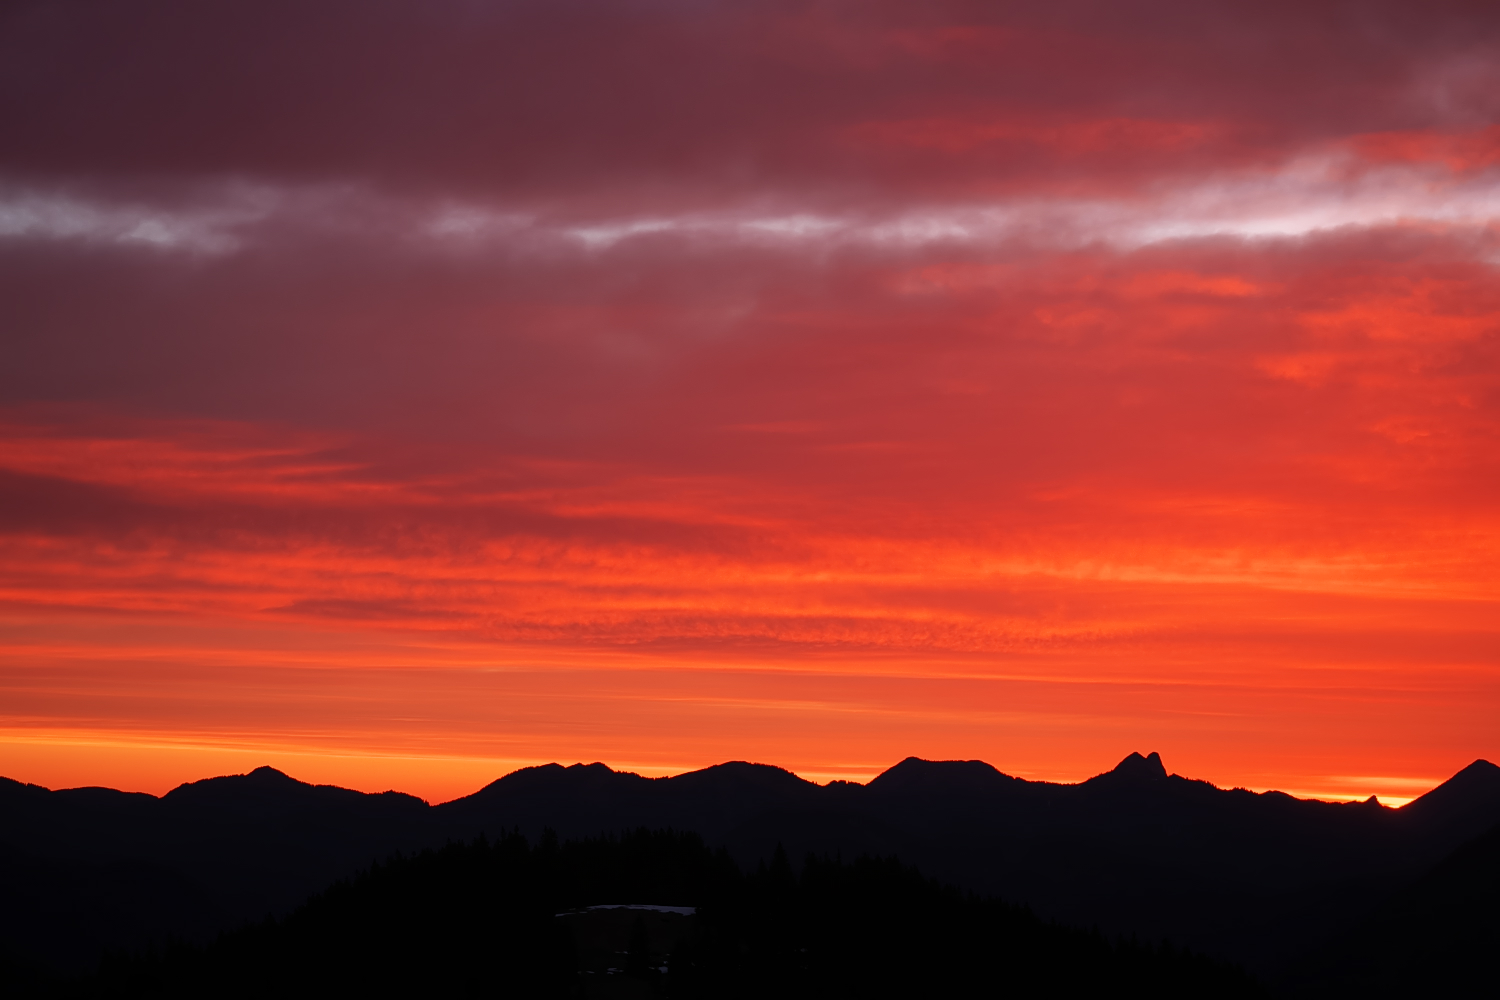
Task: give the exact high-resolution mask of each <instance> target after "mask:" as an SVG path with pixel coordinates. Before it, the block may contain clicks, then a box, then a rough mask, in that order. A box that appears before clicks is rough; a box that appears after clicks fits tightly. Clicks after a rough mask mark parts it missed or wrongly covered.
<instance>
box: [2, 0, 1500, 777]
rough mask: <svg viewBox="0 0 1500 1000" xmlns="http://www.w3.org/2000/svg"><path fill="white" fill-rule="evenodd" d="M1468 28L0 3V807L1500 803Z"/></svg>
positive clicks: (1494, 307)
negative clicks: (1261, 800) (913, 769)
mask: <svg viewBox="0 0 1500 1000" xmlns="http://www.w3.org/2000/svg"><path fill="white" fill-rule="evenodd" d="M1497 123H1500V8H1497V7H1496V6H1495V5H1494V4H1493V3H1489V2H1483V3H1481V2H1473V3H1470V2H1445V0H1432V2H1427V3H1423V4H1414V3H1409V2H1403V3H1390V2H1380V0H1364V2H1347V3H1331V2H1307V0H1298V2H1278V0H1267V2H1262V3H1256V4H1232V3H1223V2H1204V0H1191V2H1189V0H1141V2H1132V3H1129V4H1121V3H1117V2H1106V0H1098V2H1089V0H1048V2H1046V3H1040V2H1038V3H993V2H982V3H981V2H973V3H970V2H962V0H926V2H921V3H918V2H902V3H896V2H888V0H859V2H855V0H831V2H817V0H755V2H750V0H691V2H689V0H568V2H565V3H559V2H557V0H511V2H497V0H429V2H423V3H408V2H394V0H324V2H320V3H317V4H308V3H304V2H301V0H297V2H293V0H253V2H251V0H225V2H222V3H215V4H202V3H197V2H191V0H159V2H158V0H125V2H120V3H112V4H108V5H103V6H100V5H97V4H91V3H86V2H83V0H47V2H41V0H15V2H11V3H7V4H5V5H4V6H3V7H0V135H3V136H4V138H3V139H0V348H3V359H4V360H3V363H0V774H4V775H6V776H9V777H12V778H15V779H17V780H21V781H30V782H35V783H38V784H43V785H47V786H49V787H70V786H79V785H110V786H113V787H120V788H129V789H135V790H142V791H150V792H153V793H158V794H159V793H162V792H164V791H166V790H167V789H169V788H171V787H173V786H175V785H176V784H178V783H180V782H183V781H187V780H193V779H197V778H201V777H205V776H207V775H211V774H224V773H238V772H244V771H247V770H249V769H251V768H253V767H255V766H259V765H261V764H272V765H274V766H277V767H280V768H281V769H283V770H285V771H287V772H288V773H291V774H293V775H295V776H297V777H300V778H303V779H304V780H310V781H318V782H329V783H337V784H342V785H346V786H349V787H355V788H362V789H366V790H381V789H385V788H392V787H394V788H399V789H403V790H406V791H410V792H413V793H415V794H418V795H422V796H424V797H426V798H428V799H430V800H432V801H441V800H445V799H450V798H453V797H455V796H458V795H462V794H466V793H468V792H471V791H473V790H475V789H477V788H479V787H480V786H481V785H483V784H485V783H487V782H489V781H491V780H493V779H495V778H497V777H499V776H500V775H502V774H504V773H506V772H508V771H511V770H513V769H515V768H517V767H522V766H526V765H530V764H536V763H542V762H547V761H559V762H562V763H572V762H575V761H584V762H588V761H594V760H599V761H603V762H605V763H607V764H610V765H611V766H613V767H616V768H621V769H628V770H635V771H638V772H640V773H644V774H671V773H677V772H681V771H685V770H691V769H694V768H698V767H703V766H707V765H710V764H714V763H718V762H721V761H724V760H732V759H740V760H754V761H760V762H764V763H771V764H777V765H780V766H784V767H787V768H790V769H791V770H794V771H796V772H797V773H799V774H802V775H803V776H805V777H808V778H810V779H813V780H817V781H827V780H831V779H834V778H844V779H851V780H867V779H868V778H869V777H872V776H873V775H874V774H876V773H878V772H879V771H881V770H883V769H884V768H886V767H889V766H891V765H892V764H894V763H896V762H897V761H899V760H901V759H902V758H904V757H907V756H910V755H915V756H921V757H927V758H942V759H947V758H960V759H982V760H986V761H989V762H990V763H992V764H994V765H995V766H996V767H998V768H1000V769H1001V770H1002V771H1005V772H1007V773H1010V774H1015V775H1018V776H1021V777H1026V778H1032V779H1044V780H1052V781H1078V780H1081V779H1083V778H1086V777H1088V776H1090V775H1092V774H1096V773H1099V772H1101V771H1104V770H1107V769H1108V768H1110V767H1111V766H1113V765H1114V764H1115V763H1116V762H1117V761H1118V760H1119V759H1121V758H1122V757H1124V756H1125V755H1126V754H1128V753H1130V752H1131V751H1140V752H1142V753H1145V752H1149V751H1152V750H1155V751H1159V752H1160V753H1161V754H1162V755H1163V757H1164V759H1165V761H1166V764H1167V767H1168V769H1169V770H1171V771H1175V772H1177V773H1182V774H1185V775H1188V776H1191V777H1198V778H1204V779H1207V780H1210V781H1213V782H1215V783H1216V784H1219V785H1221V786H1226V787H1232V786H1243V787H1250V788H1255V789H1266V788H1280V789H1283V790H1286V791H1290V792H1293V793H1294V794H1299V795H1307V796H1316V797H1323V798H1365V797H1367V796H1368V795H1371V794H1376V795H1379V796H1380V798H1381V800H1382V801H1385V802H1387V803H1391V804H1399V803H1401V802H1403V801H1406V800H1408V799H1410V798H1411V797H1412V796H1415V795H1417V794H1420V793H1421V792H1422V791H1424V790H1426V789H1427V788H1430V787H1432V786H1433V785H1435V784H1437V783H1438V782H1440V781H1442V780H1443V779H1445V778H1446V777H1448V776H1449V775H1451V774H1452V773H1454V772H1455V771H1457V770H1458V769H1459V768H1461V767H1463V766H1465V765H1466V764H1468V763H1469V762H1470V761H1472V760H1474V759H1475V758H1478V757H1488V758H1489V759H1492V760H1496V759H1500V568H1497V567H1500V280H1497V279H1500V124H1497Z"/></svg>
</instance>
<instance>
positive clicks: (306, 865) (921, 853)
mask: <svg viewBox="0 0 1500 1000" xmlns="http://www.w3.org/2000/svg"><path fill="white" fill-rule="evenodd" d="M643 827H644V828H648V829H667V828H670V829H676V830H681V831H691V832H695V833H697V834H699V835H701V836H702V837H703V838H704V840H705V841H706V842H707V843H709V844H710V845H713V846H723V847H726V848H727V849H728V850H729V852H730V854H731V856H732V857H733V858H734V859H735V860H737V861H738V862H739V863H740V864H741V866H754V865H755V864H757V863H758V862H760V861H762V860H765V859H768V858H769V857H770V856H771V855H772V853H773V852H774V851H775V849H776V847H777V845H782V846H783V847H784V848H785V850H786V853H787V854H788V855H789V856H790V857H792V858H793V859H801V858H803V857H806V856H807V855H808V854H818V855H828V856H830V857H843V858H846V859H852V858H855V857H858V856H866V855H870V856H894V857H897V858H899V859H901V860H902V861H903V862H905V863H907V864H914V865H916V866H918V867H919V868H920V869H921V870H922V871H923V872H924V873H926V874H927V875H929V876H933V877H936V878H938V879H941V880H943V881H946V882H950V883H952V884H955V885H958V886H960V887H962V888H965V889H970V890H973V891H975V892H979V893H984V894H990V895H997V896H999V897H1001V898H1004V899H1006V900H1009V901H1012V902H1017V903H1024V904H1026V905H1028V906H1030V907H1031V908H1032V909H1033V910H1034V911H1035V912H1036V913H1038V914H1039V915H1041V916H1043V917H1046V918H1049V919H1055V920H1058V921H1062V922H1066V923H1070V924H1074V925H1077V926H1082V927H1098V928H1099V929H1100V930H1101V931H1103V932H1104V933H1106V934H1110V935H1120V934H1124V935H1135V936H1137V937H1139V938H1141V939H1143V940H1153V941H1154V940H1159V939H1162V938H1166V939H1169V940H1171V941H1172V942H1173V943H1174V944H1176V945H1178V946H1186V947H1189V948H1193V949H1196V950H1198V951H1201V952H1204V953H1206V954H1209V955H1213V956H1216V957H1221V958H1225V959H1229V960H1232V961H1235V962H1238V963H1241V964H1243V965H1244V966H1245V967H1246V968H1248V969H1250V970H1252V971H1253V972H1255V973H1256V974H1258V975H1261V976H1263V977H1267V978H1268V979H1276V978H1277V977H1282V976H1286V975H1295V974H1308V975H1311V974H1313V973H1308V972H1307V969H1308V968H1310V967H1309V966H1308V964H1307V959H1306V958H1305V956H1306V955H1308V954H1309V953H1312V952H1315V951H1316V950H1317V949H1318V948H1320V947H1321V948H1338V947H1343V948H1344V949H1345V952H1347V953H1348V954H1350V955H1354V954H1357V953H1358V949H1357V948H1355V949H1353V950H1352V951H1351V950H1350V946H1348V945H1347V944H1345V945H1340V944H1339V942H1341V941H1345V940H1346V939H1347V937H1348V935H1349V934H1351V933H1352V932H1353V931H1354V930H1355V929H1356V928H1359V927H1361V926H1364V924H1365V923H1367V922H1369V921H1376V922H1377V923H1378V922H1379V921H1381V920H1384V921H1385V923H1384V924H1383V925H1382V926H1387V927H1389V926H1391V925H1392V921H1393V920H1394V921H1396V923H1399V922H1400V919H1401V918H1400V916H1399V913H1401V912H1406V911H1404V910H1400V909H1399V908H1400V906H1402V905H1404V904H1402V903H1401V900H1402V899H1407V898H1410V899H1415V900H1417V901H1418V903H1420V902H1421V900H1428V903H1427V904H1424V905H1429V906H1431V905H1433V904H1431V899H1432V898H1434V897H1433V895H1432V894H1433V892H1435V891H1437V890H1434V889H1432V888H1431V885H1433V884H1436V885H1438V886H1439V887H1441V886H1443V885H1447V884H1449V883H1452V882H1453V878H1452V877H1451V876H1450V877H1449V879H1448V882H1446V883H1445V882H1444V881H1443V876H1442V874H1441V872H1442V870H1443V868H1442V866H1443V864H1448V865H1449V866H1450V867H1451V866H1452V864H1454V862H1453V861H1452V857H1454V856H1455V852H1459V853H1458V855H1457V856H1458V857H1459V858H1460V860H1462V858H1463V857H1466V856H1467V855H1464V853H1463V851H1468V852H1469V853H1471V854H1472V853H1473V852H1474V851H1480V852H1481V853H1484V852H1486V851H1488V853H1484V858H1490V856H1491V855H1492V854H1494V851H1493V850H1490V849H1489V848H1486V847H1484V846H1483V845H1484V844H1486V843H1488V842H1489V841H1494V840H1495V837H1494V835H1492V834H1491V835H1490V836H1489V837H1488V840H1485V835H1486V834H1489V832H1490V831H1491V830H1494V829H1495V828H1496V827H1500V767H1496V766H1495V765H1494V764H1491V763H1489V762H1487V761H1483V760H1479V761H1475V762H1474V763H1473V764H1471V765H1469V766H1468V767H1466V768H1464V769H1463V770H1462V771H1460V772H1458V773H1457V774H1456V775H1454V776H1453V777H1452V778H1451V779H1449V780H1448V781H1446V782H1444V783H1443V784H1442V785H1440V786H1438V787H1437V788H1434V789H1433V790H1431V791H1430V792H1428V793H1427V794H1425V795H1423V796H1421V797H1420V798H1418V799H1416V800H1414V801H1412V802H1411V803H1409V804H1408V805H1406V806H1403V807H1401V808H1399V809H1392V808H1388V807H1385V806H1382V805H1380V804H1379V803H1378V802H1377V801H1376V800H1375V799H1373V798H1372V799H1370V800H1368V801H1365V802H1359V803H1343V804H1338V803H1328V802H1321V801H1313V800H1305V799H1297V798H1294V797H1292V796H1290V795H1286V794H1284V793H1281V792H1264V793H1255V792H1250V791H1246V790H1244V789H1221V788H1217V787H1215V786H1214V785H1212V784H1210V783H1208V782H1206V781H1201V780H1194V779H1190V778H1185V777H1182V776H1180V775H1175V774H1169V773H1168V772H1167V770H1166V768H1165V767H1164V765H1163V763H1162V761H1161V758H1160V757H1159V756H1158V755H1157V754H1155V753H1152V754H1149V755H1146V756H1142V755H1140V754H1138V753H1132V754H1131V755H1129V756H1128V757H1126V758H1125V759H1124V760H1123V761H1121V762H1120V764H1119V765H1118V766H1116V767H1115V768H1114V769H1112V770H1110V771H1108V772H1105V773H1103V774H1100V775H1098V776H1096V777H1094V778H1091V779H1089V780H1087V781H1084V782H1081V783H1078V784H1054V783H1049V782H1034V781H1027V780H1024V779H1021V778H1016V777H1012V776H1009V775H1006V774H1004V773H1002V772H1000V771H999V770H997V769H995V768H994V767H992V766H990V765H989V764H986V763H984V762H982V761H928V760H921V759H918V758H915V757H913V758H908V759H906V760H904V761H902V762H901V763H899V764H897V765H896V766H894V767H892V768H890V769H889V770H887V771H885V772H884V773H882V774H880V775H879V776H878V777H876V778H874V779H873V780H871V781H870V782H869V783H868V784H864V785H861V784H856V783H851V782H843V781H834V782H830V783H828V784H826V785H818V784H815V783H813V782H810V781H806V780H804V779H802V778H799V777H798V776H797V775H795V774H792V773H791V772H789V771H786V770H784V769H782V768H778V767H773V766H769V765H765V764H753V763H746V762H730V763H725V764H720V765H717V766H714V767H709V768H705V769H703V770H700V771H693V772H689V773H686V774H680V775H676V776H673V777H666V778H647V777H642V776H640V775H636V774H631V773H627V772H620V771H614V770H612V769H610V768H608V767H606V766H605V765H603V764H598V763H595V764H575V765H572V766H568V767H564V766H560V765H557V764H548V765H545V766H541V767H531V768H525V769H522V770H519V771H516V772H514V773H512V774H509V775H506V776H505V777H503V778H501V779H499V780H497V781H495V782H493V783H491V784H490V785H487V786H486V787H484V788H482V789H480V790H479V791H478V792H475V793H474V794H472V795H469V796H466V797H464V798H460V799H456V800H454V801H451V802H446V803H442V804H440V805H429V804H427V803H426V802H424V801H422V800H421V799H418V798H416V797H414V796H410V795H405V794H402V793H399V792H383V793H379V794H367V793H361V792H356V791H351V790H349V789H344V788H337V787H333V786H326V785H310V784H306V783H303V782H300V781H297V780H295V779H293V778H291V777H289V776H287V775H285V774H283V773H282V772H280V771H277V770H275V769H273V768H269V767H262V768H257V769H256V770H254V771H252V772H250V773H249V774H244V775H231V776H226V777H216V778H209V779H205V780H202V781H196V782H192V783H189V784H185V785H182V786H180V787H178V788H176V789H173V790H172V791H171V792H168V793H167V794H166V795H163V796H161V797H159V798H158V797H156V796H152V795H146V794H141V793H130V792H120V791H115V790H113V789H105V788H76V789H65V790H58V791H50V790H48V789H45V788H42V787H39V786H36V785H26V784H22V783H20V782H16V781H11V780H8V779H0V941H3V942H4V946H5V948H6V949H7V951H8V952H9V953H10V955H11V957H12V958H13V959H21V960H35V961H40V962H44V963H47V964H49V965H51V966H53V967H56V968H65V969H81V968H86V967H88V966H89V965H90V964H91V963H93V962H94V961H96V960H97V958H98V956H99V955H100V954H101V953H102V952H103V951H105V950H107V949H113V950H127V949H132V948H141V947H144V946H146V945H148V944H150V943H152V942H159V941H163V940H167V939H172V938H176V939H182V940H187V941H204V940H207V939H208V938H210V937H212V936H213V935H215V934H216V933H218V932H219V931H222V930H225V929H229V928H232V927H235V926H238V925H240V924H243V923H245V922H247V921H249V920H255V919H259V918H261V917H264V916H266V915H267V914H280V913H285V912H287V911H289V910H290V909H291V908H292V907H294V906H295V905H297V904H298V903H300V902H302V901H303V900H304V899H306V898H307V897H308V896H309V895H311V894H312V893H315V892H318V891H320V890H322V889H324V888H326V887H327V886H328V885H329V884H330V883H331V882H333V881H335V880H337V879H341V878H347V877H349V876H351V875H352V874H354V873H355V872H357V871H358V870H360V869H362V868H365V867H368V866H369V865H370V864H371V863H372V862H374V861H377V860H380V859H383V858H386V857H388V856H391V855H392V854H394V853H397V852H406V853H411V852H414V851H418V850H421V849H423V848H426V847H435V846H441V845H443V844H444V843H448V842H453V841H466V840H471V839H472V838H475V837H477V836H479V835H480V834H482V833H483V834H487V835H489V836H498V835H502V834H506V833H512V832H519V833H521V834H523V835H526V836H528V837H532V838H536V837H538V836H539V835H540V834H541V833H542V832H543V831H544V830H548V829H550V830H553V831H555V832H556V833H557V834H558V835H559V836H561V837H564V838H569V837H588V836H596V835H599V834H601V833H610V832H617V833H618V832H625V831H629V830H634V829H638V828H643ZM1474 844H1478V845H1480V846H1478V847H1475V846H1474ZM1466 845H1468V846H1466ZM1460 849H1462V850H1460ZM1445 859H1449V860H1448V861H1445ZM1464 863H1467V864H1469V865H1470V866H1471V867H1472V866H1473V865H1474V864H1476V863H1479V864H1481V867H1482V865H1483V864H1490V863H1491V862H1490V861H1482V862H1474V861H1473V860H1472V859H1471V860H1470V861H1469V862H1464ZM1465 870H1467V869H1465ZM1484 870H1488V869H1484ZM1434 872H1436V873H1437V874H1436V875H1434V874H1433V873H1434ZM1434 878H1436V880H1437V881H1436V882H1435V883H1434V882H1433V879H1434ZM1424 879H1425V881H1424ZM1424 885H1426V886H1428V888H1426V889H1423V888H1422V887H1423V886H1424ZM1424 892H1425V893H1426V895H1423V893H1424ZM1402 893H1405V894H1406V895H1405V896H1402V895H1401V894H1402ZM1413 893H1415V895H1413ZM1444 898H1446V897H1444ZM1465 898H1466V897H1465ZM1393 900H1394V902H1393ZM600 902H618V901H602V900H601V901H600ZM636 902H652V901H650V900H643V901H636ZM658 902H659V901H658ZM1412 905H1418V904H1412ZM1476 905H1478V904H1476ZM1392 906H1396V907H1397V908H1398V911H1399V912H1398V913H1397V916H1395V917H1392V916H1391V913H1392V912H1393V911H1392V910H1391V907H1392ZM1383 914H1384V916H1382V915H1383ZM1335 964H1336V963H1335ZM1346 964H1347V963H1346ZM1325 965H1326V963H1325ZM1299 969H1300V970H1303V971H1302V973H1298V972H1297V970H1299ZM1325 971H1326V970H1325ZM1317 974H1322V973H1317Z"/></svg>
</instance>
